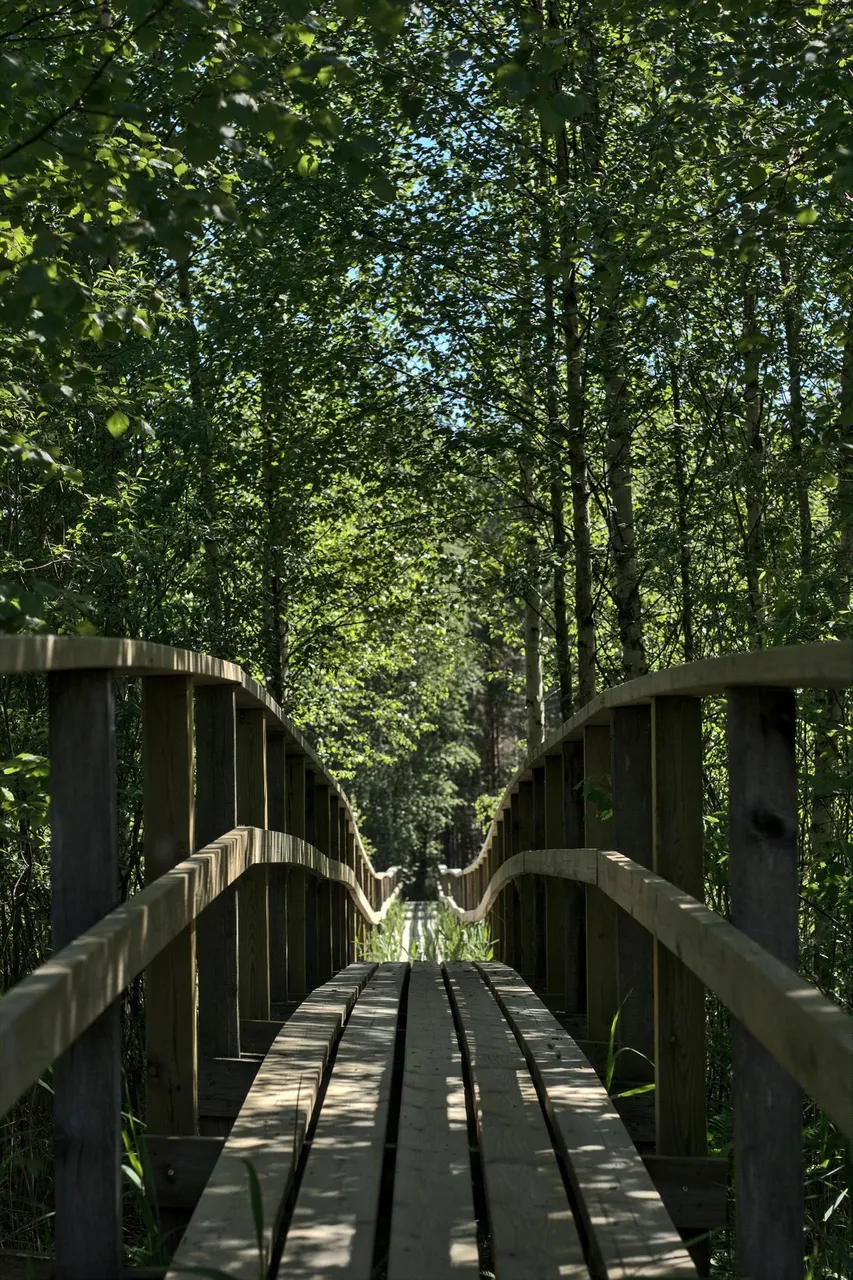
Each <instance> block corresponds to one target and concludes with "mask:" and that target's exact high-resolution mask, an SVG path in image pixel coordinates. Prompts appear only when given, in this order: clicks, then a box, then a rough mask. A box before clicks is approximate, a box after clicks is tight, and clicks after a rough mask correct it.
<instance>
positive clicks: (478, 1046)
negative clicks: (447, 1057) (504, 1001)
mask: <svg viewBox="0 0 853 1280" xmlns="http://www.w3.org/2000/svg"><path fill="white" fill-rule="evenodd" d="M446 971H447V975H448V981H449V985H450V992H451V999H452V1001H453V1003H454V1005H455V1007H456V1011H457V1020H458V1022H459V1024H461V1027H462V1042H463V1043H462V1048H463V1053H464V1054H465V1055H466V1057H467V1060H468V1064H469V1069H470V1073H471V1080H472V1085H473V1089H474V1097H475V1111H476V1116H477V1129H478V1138H479V1144H480V1154H481V1159H482V1167H483V1179H484V1182H485V1190H486V1202H487V1205H488V1215H489V1225H490V1228H491V1243H492V1255H493V1258H494V1264H495V1272H496V1274H497V1275H498V1276H500V1277H501V1280H546V1278H547V1280H552V1278H556V1277H558V1276H559V1277H561V1278H569V1277H576V1278H577V1280H580V1278H581V1277H583V1280H587V1278H588V1275H589V1273H588V1270H587V1266H586V1262H585V1261H584V1254H583V1248H582V1246H581V1242H580V1238H579V1236H578V1232H577V1227H576V1226H575V1222H574V1218H573V1217H572V1211H571V1209H570V1208H569V1203H568V1200H567V1197H566V1189H565V1187H564V1185H563V1180H562V1177H561V1174H560V1170H559V1166H558V1164H557V1158H556V1156H555V1154H554V1151H553V1148H552V1147H551V1140H550V1138H549V1136H548V1130H547V1128H546V1125H545V1120H544V1118H543V1116H542V1112H541V1109H540V1106H539V1100H538V1098H537V1096H536V1090H535V1088H534V1085H533V1081H532V1080H531V1079H530V1076H529V1073H528V1071H527V1068H526V1066H525V1062H524V1059H523V1057H522V1055H521V1051H520V1049H519V1047H518V1045H517V1044H516V1042H515V1038H514V1036H513V1034H512V1031H511V1030H510V1028H509V1026H508V1025H507V1023H506V1021H505V1020H504V1018H503V1016H502V1015H501V1012H500V1010H499V1009H498V1007H497V1004H496V1003H495V1001H494V999H493V998H492V996H491V995H490V994H489V992H488V991H487V990H486V987H485V986H484V984H483V981H482V979H481V978H480V976H479V974H478V973H477V972H476V970H475V969H474V967H473V966H472V965H467V964H451V965H447V966H446Z"/></svg>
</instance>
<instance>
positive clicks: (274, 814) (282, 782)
mask: <svg viewBox="0 0 853 1280" xmlns="http://www.w3.org/2000/svg"><path fill="white" fill-rule="evenodd" d="M267 826H268V827H269V829H270V831H286V830H287V745H286V743H285V738H284V734H283V733H278V732H271V731H270V729H269V726H268V727H267ZM267 888H268V893H269V918H270V1006H272V1005H282V1004H285V1003H286V1002H287V867H286V866H279V865H277V864H275V863H272V864H270V866H268V867H267Z"/></svg>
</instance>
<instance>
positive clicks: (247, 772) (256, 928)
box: [237, 707, 270, 1022]
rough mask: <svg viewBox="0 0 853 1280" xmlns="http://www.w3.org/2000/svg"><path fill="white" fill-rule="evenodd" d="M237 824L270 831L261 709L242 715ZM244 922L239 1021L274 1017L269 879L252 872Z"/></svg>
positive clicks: (242, 902) (261, 870) (242, 895)
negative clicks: (268, 828)
mask: <svg viewBox="0 0 853 1280" xmlns="http://www.w3.org/2000/svg"><path fill="white" fill-rule="evenodd" d="M237 821H238V823H239V825H240V826H241V827H262V828H265V827H266V825H267V764H266V717H265V714H264V712H263V710H262V709H261V708H260V707H252V708H250V709H246V710H241V711H239V712H238V713H237ZM237 902H238V906H239V920H240V1016H241V1017H242V1018H255V1019H259V1020H261V1021H264V1022H265V1021H267V1020H268V1019H269V1016H270V920H269V877H268V875H267V868H266V867H250V868H249V870H248V871H247V872H246V874H245V875H244V876H243V877H242V879H241V880H240V883H239V885H238V888H237Z"/></svg>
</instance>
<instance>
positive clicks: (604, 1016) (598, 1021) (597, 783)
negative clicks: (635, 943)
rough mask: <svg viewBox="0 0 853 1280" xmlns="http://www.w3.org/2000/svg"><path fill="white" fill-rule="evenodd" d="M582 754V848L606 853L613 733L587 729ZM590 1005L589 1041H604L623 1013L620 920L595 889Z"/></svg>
mask: <svg viewBox="0 0 853 1280" xmlns="http://www.w3.org/2000/svg"><path fill="white" fill-rule="evenodd" d="M583 750H584V783H585V786H586V788H587V791H588V794H587V798H586V810H585V814H584V829H585V835H584V844H586V845H588V846H589V847H591V848H596V849H608V848H610V847H611V846H612V832H611V823H610V820H609V819H603V818H602V817H601V809H602V806H603V804H604V803H605V802H604V800H603V799H599V798H597V797H607V796H609V794H610V730H609V729H608V728H607V727H606V726H604V725H588V726H587V727H586V729H584V739H583ZM590 789H592V792H591V794H590V793H589V792H590ZM586 1000H587V1005H586V1012H587V1023H588V1035H589V1038H590V1040H606V1039H607V1038H608V1037H609V1035H610V1028H611V1025H612V1023H613V1019H614V1018H615V1016H616V1014H617V1012H618V1010H619V953H618V915H617V911H616V907H615V905H614V903H613V902H612V901H611V900H610V899H609V898H608V897H607V895H606V894H604V893H602V892H601V891H600V890H599V889H597V888H593V887H590V888H588V889H587V891H586Z"/></svg>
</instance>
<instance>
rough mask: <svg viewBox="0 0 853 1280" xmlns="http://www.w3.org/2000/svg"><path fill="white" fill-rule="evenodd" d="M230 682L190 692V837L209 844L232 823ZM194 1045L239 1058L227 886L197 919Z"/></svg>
mask: <svg viewBox="0 0 853 1280" xmlns="http://www.w3.org/2000/svg"><path fill="white" fill-rule="evenodd" d="M235 735H236V711H235V708H234V686H233V685H227V684H207V685H201V686H199V688H197V689H196V691H195V736H196V800H195V841H196V845H197V847H203V846H204V845H206V844H210V842H211V841H213V840H217V839H219V837H220V836H224V835H225V833H226V832H227V831H231V830H232V828H234V827H236V825H237V773H236V769H237V764H236V748H235ZM196 948H197V953H198V1039H199V1043H198V1048H199V1053H200V1054H201V1056H202V1057H210V1058H239V1056H240V1010H239V1005H238V1000H237V988H238V977H237V974H238V969H237V892H236V889H235V888H234V887H233V886H232V888H230V889H226V891H225V892H224V893H221V894H220V895H219V897H218V898H216V899H215V900H214V901H213V902H212V903H211V904H210V906H209V907H207V908H206V910H204V911H203V912H202V913H201V915H200V916H199V918H198V920H197V922H196Z"/></svg>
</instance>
